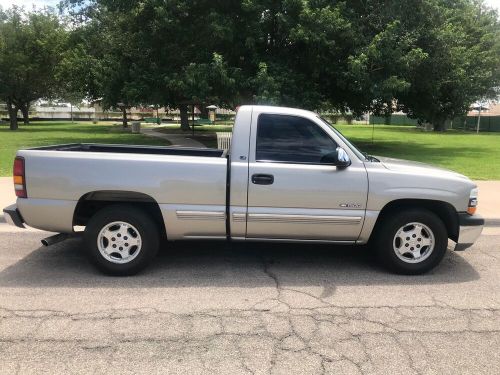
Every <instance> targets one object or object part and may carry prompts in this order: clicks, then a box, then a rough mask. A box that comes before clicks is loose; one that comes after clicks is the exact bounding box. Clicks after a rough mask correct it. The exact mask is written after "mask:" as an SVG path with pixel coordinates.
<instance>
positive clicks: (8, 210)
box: [3, 204, 25, 228]
mask: <svg viewBox="0 0 500 375" xmlns="http://www.w3.org/2000/svg"><path fill="white" fill-rule="evenodd" d="M3 214H4V216H5V220H6V221H7V223H9V224H10V225H15V226H16V227H19V228H25V226H24V224H23V223H24V220H23V218H22V216H21V214H20V213H19V210H18V209H17V206H16V205H15V204H13V205H10V206H8V207H5V208H4V209H3Z"/></svg>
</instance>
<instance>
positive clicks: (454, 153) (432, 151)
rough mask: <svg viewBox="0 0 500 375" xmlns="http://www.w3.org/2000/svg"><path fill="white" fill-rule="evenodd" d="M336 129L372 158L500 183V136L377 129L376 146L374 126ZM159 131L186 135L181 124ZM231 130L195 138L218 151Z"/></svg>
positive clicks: (201, 131) (209, 128) (211, 129)
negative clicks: (221, 136)
mask: <svg viewBox="0 0 500 375" xmlns="http://www.w3.org/2000/svg"><path fill="white" fill-rule="evenodd" d="M336 128H337V129H339V130H340V131H341V132H342V133H343V134H344V135H345V136H346V137H347V138H349V139H350V140H351V141H352V142H353V143H354V144H355V145H356V146H358V147H359V148H360V149H361V150H362V151H366V152H368V153H369V154H372V155H378V156H389V157H394V158H400V159H408V160H416V161H420V162H423V163H428V164H432V165H436V166H440V167H444V168H448V169H452V170H454V171H457V172H459V173H462V174H465V175H466V176H468V177H470V178H472V179H475V180H500V133H481V134H479V135H477V134H476V133H474V132H464V131H461V130H448V131H446V132H444V133H434V132H425V131H422V130H419V129H416V128H415V127H413V126H390V125H375V131H374V139H373V143H372V126H370V125H336ZM158 130H159V131H161V132H164V133H183V132H182V131H181V130H180V128H179V125H178V124H177V125H167V126H162V127H159V128H158ZM231 130H232V128H231V126H217V125H215V126H214V125H204V126H197V127H196V129H195V136H194V138H195V139H196V140H198V141H200V142H202V143H204V144H205V145H206V146H207V147H217V138H216V136H215V132H217V131H231ZM183 134H189V135H190V134H191V133H190V132H189V133H188V132H185V133H183Z"/></svg>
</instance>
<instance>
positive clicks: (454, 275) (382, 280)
mask: <svg viewBox="0 0 500 375" xmlns="http://www.w3.org/2000/svg"><path fill="white" fill-rule="evenodd" d="M84 255H85V254H84V248H83V243H82V241H81V240H80V239H71V240H67V241H65V242H62V243H59V244H56V245H52V246H50V247H48V248H38V249H36V250H34V251H32V252H30V253H29V254H28V255H27V256H26V257H24V258H23V259H21V260H19V261H18V262H16V263H15V264H13V265H11V266H9V267H7V268H6V269H4V270H3V271H1V272H0V286H3V287H56V288H57V287H61V288H68V287H71V288H109V287H113V288H115V287H116V288H145V287H151V288H172V287H174V288H175V287H240V288H257V287H263V286H271V287H273V286H275V281H274V279H273V278H272V277H270V273H272V275H274V276H276V278H277V279H278V280H279V282H280V285H282V286H284V287H294V286H322V287H324V288H325V291H326V292H325V293H328V294H330V295H331V294H333V293H334V291H335V288H336V287H338V286H345V285H348V286H351V285H361V286H363V285H366V286H368V287H369V286H371V285H403V284H404V285H433V284H448V283H464V282H469V281H472V280H476V279H478V278H479V274H478V272H477V271H476V270H475V269H474V268H473V267H472V266H471V265H470V264H469V263H468V262H467V261H466V260H465V259H464V258H463V257H462V256H460V255H458V254H456V253H454V252H451V251H449V252H448V253H447V255H446V257H445V259H444V260H443V262H442V264H441V265H440V266H439V267H437V268H436V269H435V270H433V271H431V272H430V273H428V274H426V275H423V276H400V275H394V274H390V273H388V272H386V271H385V270H382V269H380V268H379V267H378V266H377V264H376V262H375V259H374V256H373V252H371V251H369V249H367V248H364V247H352V246H331V245H329V246H326V245H311V244H307V245H290V244H279V245H278V244H269V243H248V244H246V243H225V242H182V243H178V244H167V245H165V248H164V249H162V251H160V254H159V256H158V257H157V258H156V260H155V261H154V262H153V264H152V265H151V266H150V267H149V268H147V269H146V270H145V271H143V272H142V273H141V274H139V275H136V276H134V277H126V278H120V277H109V276H104V275H102V274H100V273H99V272H98V271H97V270H96V269H95V268H94V267H93V266H91V265H90V264H89V263H88V262H87V260H86V258H85V256H84Z"/></svg>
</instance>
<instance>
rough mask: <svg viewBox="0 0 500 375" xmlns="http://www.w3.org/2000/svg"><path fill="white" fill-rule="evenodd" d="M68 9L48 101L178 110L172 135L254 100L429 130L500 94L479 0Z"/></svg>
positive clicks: (493, 16)
mask: <svg viewBox="0 0 500 375" xmlns="http://www.w3.org/2000/svg"><path fill="white" fill-rule="evenodd" d="M66 5H67V8H66V9H68V10H69V12H70V15H71V17H70V18H71V21H72V24H71V25H72V27H71V28H69V27H66V29H65V32H66V34H67V39H66V42H65V43H64V45H65V47H64V51H61V52H60V53H58V54H57V56H59V57H60V61H59V62H56V63H57V64H58V67H57V69H56V79H55V80H54V81H55V82H56V83H58V87H59V92H66V93H73V94H74V95H77V96H78V95H81V96H85V97H87V98H88V99H99V100H101V101H102V103H103V105H104V107H105V108H110V107H121V108H122V110H124V113H126V112H125V108H127V107H130V106H135V105H155V106H169V107H177V108H180V110H181V119H182V125H183V127H184V128H186V127H187V106H188V105H194V104H196V105H198V106H199V107H200V109H204V108H205V107H206V105H208V104H216V105H218V106H221V107H229V108H234V107H235V106H236V105H241V104H251V103H260V104H279V105H288V106H298V107H302V108H307V109H312V110H323V109H328V110H332V109H333V110H336V111H339V112H347V111H349V112H352V113H353V114H355V115H357V114H361V113H364V112H366V111H371V112H373V113H375V114H386V115H387V114H390V113H391V112H393V111H395V110H403V111H405V112H406V113H408V115H409V116H411V117H414V118H417V119H419V120H421V121H422V122H431V123H433V124H434V126H435V129H437V130H440V129H442V128H443V124H444V121H445V120H446V119H451V118H453V117H455V116H457V115H462V114H464V113H465V112H466V111H467V109H468V108H469V107H470V105H471V104H472V103H473V102H474V101H476V100H478V99H481V98H491V97H494V96H496V95H497V94H498V92H497V91H496V90H497V89H498V87H499V86H500V23H499V19H498V14H497V13H496V12H495V11H493V10H491V9H489V8H488V7H486V6H485V5H484V3H483V2H482V1H481V0H455V1H450V0H405V1H400V0H384V1H381V0H363V1H361V0H353V1H349V2H346V1H331V0H245V1H241V2H236V1H232V0H198V1H189V0H169V1H164V0H141V1H135V0H130V1H115V0H93V1H90V2H89V1H83V0H67V2H66ZM6 14H7V15H8V13H6ZM9 17H10V18H9ZM51 17H55V16H54V15H51ZM7 18H8V19H11V21H8V22H7V21H0V22H2V24H1V25H2V26H1V27H2V28H4V29H5V31H1V32H0V49H1V48H6V47H2V43H3V44H5V43H6V42H5V41H4V40H6V41H7V43H11V42H8V40H9V38H10V37H8V35H10V34H9V31H8V30H9V28H8V27H7V25H13V22H14V21H13V15H12V14H10V15H9V16H8V17H7ZM18 18H19V17H18ZM25 18H26V19H29V17H25ZM19 22H20V23H23V24H26V23H28V24H29V22H28V21H26V20H23V17H20V20H19ZM9 27H11V29H12V27H13V26H9ZM4 29H1V30H4ZM2 33H4V34H5V35H6V37H2V36H1V35H2ZM10 33H11V32H10ZM2 41H3V42H2ZM56 44H57V45H59V43H56ZM10 46H11V47H9V48H10V49H12V43H11V44H10ZM9 48H8V49H9ZM12 53H14V52H12ZM49 55H50V54H49ZM27 60H30V61H32V60H33V61H36V59H27ZM4 61H7V60H6V59H4ZM7 65H8V64H7ZM47 66H53V63H51V64H47ZM9 69H11V67H8V66H7V67H6V68H5V72H9ZM19 69H20V70H21V71H24V70H25V69H24V68H23V67H22V65H21V67H20V68H19ZM0 73H1V74H2V76H0V77H3V76H11V75H12V74H11V73H6V74H3V72H0ZM42 76H47V75H46V74H43V75H42ZM0 79H1V78H0ZM0 82H1V81H0ZM0 90H2V89H0ZM37 90H38V89H37ZM38 92H44V95H47V94H48V93H50V92H51V89H50V87H46V88H44V89H43V90H38ZM3 97H5V95H4V96H3Z"/></svg>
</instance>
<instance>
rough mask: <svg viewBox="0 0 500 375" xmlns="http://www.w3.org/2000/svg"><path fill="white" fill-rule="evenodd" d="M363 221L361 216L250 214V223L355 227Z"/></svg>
mask: <svg viewBox="0 0 500 375" xmlns="http://www.w3.org/2000/svg"><path fill="white" fill-rule="evenodd" d="M361 219H362V217H361V216H329V215H328V216H325V215H286V214H279V215H276V214H248V221H249V222H261V223H290V224H336V225H355V224H359V223H361Z"/></svg>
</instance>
